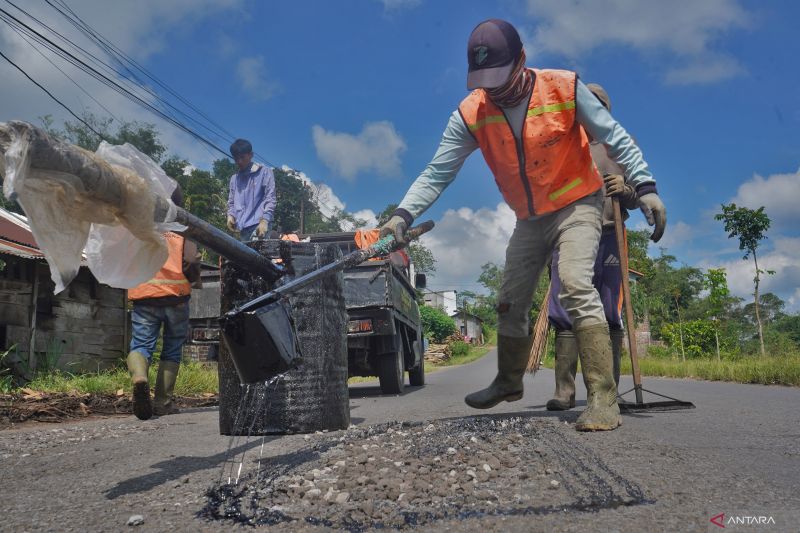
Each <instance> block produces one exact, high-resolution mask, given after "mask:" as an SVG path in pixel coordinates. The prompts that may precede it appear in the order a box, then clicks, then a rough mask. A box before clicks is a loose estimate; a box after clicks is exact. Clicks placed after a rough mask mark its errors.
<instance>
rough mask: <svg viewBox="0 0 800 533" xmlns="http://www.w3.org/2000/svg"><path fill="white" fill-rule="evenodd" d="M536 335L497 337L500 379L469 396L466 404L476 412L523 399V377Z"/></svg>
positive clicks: (496, 378)
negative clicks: (476, 410)
mask: <svg viewBox="0 0 800 533" xmlns="http://www.w3.org/2000/svg"><path fill="white" fill-rule="evenodd" d="M532 342H533V335H528V336H527V337H506V336H505V335H498V336H497V376H496V377H495V378H494V381H492V383H491V385H489V386H488V387H487V388H485V389H483V390H479V391H478V392H473V393H472V394H468V395H467V396H466V397H465V398H464V403H466V404H467V405H469V406H470V407H472V408H475V409H489V408H491V407H494V406H495V405H497V404H498V403H500V402H515V401H517V400H520V399H522V392H523V389H522V376H523V375H524V374H525V368H526V367H527V366H528V357H529V356H530V352H531V343H532Z"/></svg>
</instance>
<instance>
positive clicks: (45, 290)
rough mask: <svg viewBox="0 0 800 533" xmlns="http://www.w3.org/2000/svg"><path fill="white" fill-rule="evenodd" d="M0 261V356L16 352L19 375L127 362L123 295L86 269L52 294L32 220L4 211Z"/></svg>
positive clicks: (0, 224)
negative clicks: (29, 372)
mask: <svg viewBox="0 0 800 533" xmlns="http://www.w3.org/2000/svg"><path fill="white" fill-rule="evenodd" d="M0 260H2V262H3V263H5V265H4V266H3V267H2V268H0V351H6V350H8V349H9V348H11V347H12V346H15V347H16V350H15V352H14V353H12V354H11V357H12V358H13V359H15V361H16V364H15V371H18V370H20V369H22V370H24V371H25V372H24V373H28V372H27V371H28V370H29V369H32V368H35V367H39V368H41V367H42V366H44V365H47V366H48V367H52V366H55V367H57V368H60V369H62V370H67V371H70V372H85V371H97V370H102V369H106V368H111V367H113V366H116V365H118V364H119V363H120V362H121V361H122V359H123V358H124V357H125V354H127V353H128V327H127V318H126V306H127V294H126V291H125V290H124V289H115V288H112V287H109V286H108V285H103V284H101V283H100V282H98V281H97V279H96V278H95V277H94V276H93V275H92V273H91V272H89V269H88V268H87V267H86V266H81V268H80V270H79V271H78V275H77V276H76V277H75V279H74V280H73V281H72V282H71V283H70V284H69V285H68V286H67V288H66V289H64V290H63V291H61V293H59V294H57V295H56V294H53V290H54V287H55V284H54V283H53V281H52V280H51V279H50V269H49V268H48V266H47V262H46V261H45V259H44V255H43V254H42V252H41V250H39V247H38V245H37V244H36V240H35V239H34V238H33V234H32V233H31V230H30V227H29V226H28V222H27V219H26V218H25V217H24V216H21V215H17V214H14V213H11V212H9V211H6V210H5V209H0ZM32 354H33V355H32ZM18 373H19V372H18Z"/></svg>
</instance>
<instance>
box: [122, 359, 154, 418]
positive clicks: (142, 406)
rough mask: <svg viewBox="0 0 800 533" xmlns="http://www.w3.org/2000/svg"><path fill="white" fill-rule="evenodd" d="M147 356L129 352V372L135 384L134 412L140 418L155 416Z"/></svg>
mask: <svg viewBox="0 0 800 533" xmlns="http://www.w3.org/2000/svg"><path fill="white" fill-rule="evenodd" d="M149 366H150V365H149V363H148V362H147V358H146V357H145V356H144V355H142V354H140V353H139V352H131V353H129V354H128V372H130V374H131V383H132V384H133V414H135V415H136V418H138V419H139V420H147V419H149V418H150V417H152V416H153V403H152V402H151V401H150V383H148V381H147V368H148V367H149Z"/></svg>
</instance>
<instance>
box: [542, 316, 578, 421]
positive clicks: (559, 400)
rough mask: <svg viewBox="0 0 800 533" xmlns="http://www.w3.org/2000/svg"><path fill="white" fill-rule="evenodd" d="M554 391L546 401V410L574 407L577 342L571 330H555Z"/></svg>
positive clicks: (564, 409) (561, 409)
mask: <svg viewBox="0 0 800 533" xmlns="http://www.w3.org/2000/svg"><path fill="white" fill-rule="evenodd" d="M555 371H556V392H555V394H554V395H553V398H552V399H551V400H549V401H548V402H547V405H546V407H547V410H548V411H566V410H567V409H572V408H573V407H575V374H576V373H577V371H578V344H577V343H576V342H575V335H574V334H573V333H572V332H571V331H567V330H562V331H556V368H555Z"/></svg>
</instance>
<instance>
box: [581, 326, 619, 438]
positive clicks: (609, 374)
mask: <svg viewBox="0 0 800 533" xmlns="http://www.w3.org/2000/svg"><path fill="white" fill-rule="evenodd" d="M575 339H576V340H577V341H578V353H579V354H580V359H581V372H582V373H583V382H584V383H585V384H586V392H587V395H588V397H587V400H586V410H585V411H584V412H583V413H581V416H580V417H578V422H577V423H576V424H575V429H577V430H578V431H608V430H612V429H615V428H617V427H619V425H620V424H622V420H621V418H620V416H619V405H617V386H616V384H615V383H614V366H613V362H612V358H613V356H612V354H611V338H610V337H609V334H608V324H605V323H603V324H596V325H592V326H587V327H583V328H580V329H575Z"/></svg>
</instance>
